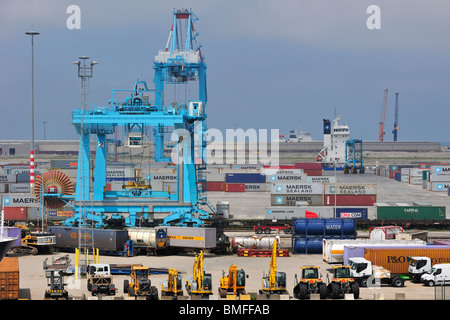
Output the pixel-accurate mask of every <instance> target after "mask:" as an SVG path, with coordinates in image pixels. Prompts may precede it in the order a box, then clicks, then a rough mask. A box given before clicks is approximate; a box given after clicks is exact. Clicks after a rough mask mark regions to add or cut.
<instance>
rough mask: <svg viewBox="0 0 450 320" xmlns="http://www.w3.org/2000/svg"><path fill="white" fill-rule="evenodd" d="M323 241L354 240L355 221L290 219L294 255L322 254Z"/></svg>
mask: <svg viewBox="0 0 450 320" xmlns="http://www.w3.org/2000/svg"><path fill="white" fill-rule="evenodd" d="M324 239H356V220H355V219H335V218H330V219H320V218H317V219H307V218H301V219H292V248H293V253H294V254H313V253H322V243H323V240H324Z"/></svg>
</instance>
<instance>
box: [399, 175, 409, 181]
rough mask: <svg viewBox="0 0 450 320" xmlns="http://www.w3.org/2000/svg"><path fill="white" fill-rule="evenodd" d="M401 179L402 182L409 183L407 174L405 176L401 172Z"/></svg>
mask: <svg viewBox="0 0 450 320" xmlns="http://www.w3.org/2000/svg"><path fill="white" fill-rule="evenodd" d="M401 181H402V182H406V183H409V175H407V176H404V175H403V174H402V178H401Z"/></svg>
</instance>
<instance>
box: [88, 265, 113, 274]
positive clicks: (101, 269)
mask: <svg viewBox="0 0 450 320" xmlns="http://www.w3.org/2000/svg"><path fill="white" fill-rule="evenodd" d="M89 273H90V274H91V275H111V268H110V266H109V264H106V263H96V264H90V265H89Z"/></svg>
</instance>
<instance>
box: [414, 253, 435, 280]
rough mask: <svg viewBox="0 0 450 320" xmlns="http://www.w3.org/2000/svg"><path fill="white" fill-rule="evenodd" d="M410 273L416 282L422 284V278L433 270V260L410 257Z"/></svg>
mask: <svg viewBox="0 0 450 320" xmlns="http://www.w3.org/2000/svg"><path fill="white" fill-rule="evenodd" d="M408 261H409V265H408V273H409V275H410V276H411V278H413V280H414V281H418V282H420V277H421V276H422V275H423V274H424V273H426V272H428V271H429V270H430V269H431V259H430V258H428V257H408Z"/></svg>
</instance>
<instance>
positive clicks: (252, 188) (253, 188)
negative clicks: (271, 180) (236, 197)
mask: <svg viewBox="0 0 450 320" xmlns="http://www.w3.org/2000/svg"><path fill="white" fill-rule="evenodd" d="M269 189H270V188H269V185H268V184H267V183H246V184H245V192H267V191H269Z"/></svg>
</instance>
